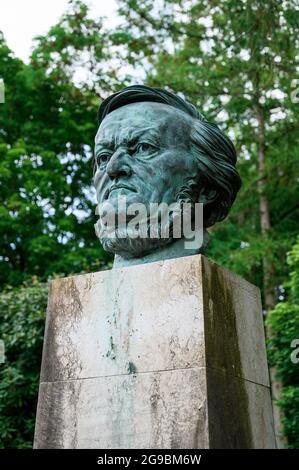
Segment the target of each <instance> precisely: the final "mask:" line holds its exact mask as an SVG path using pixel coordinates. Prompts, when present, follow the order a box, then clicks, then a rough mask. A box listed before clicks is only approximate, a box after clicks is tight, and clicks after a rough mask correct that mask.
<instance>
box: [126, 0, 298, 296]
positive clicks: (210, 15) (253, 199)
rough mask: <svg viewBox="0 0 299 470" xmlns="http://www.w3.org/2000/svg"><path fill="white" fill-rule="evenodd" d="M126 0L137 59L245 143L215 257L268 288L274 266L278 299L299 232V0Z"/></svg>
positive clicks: (154, 78)
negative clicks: (297, 86) (264, 223)
mask: <svg viewBox="0 0 299 470" xmlns="http://www.w3.org/2000/svg"><path fill="white" fill-rule="evenodd" d="M119 3H120V6H121V9H120V12H121V13H122V16H123V31H124V32H125V33H126V40H125V41H127V42H126V46H125V47H126V50H127V60H128V61H130V62H131V63H133V64H134V65H135V66H136V68H138V67H140V64H144V67H146V70H147V76H146V81H147V84H149V85H152V86H158V87H168V88H169V89H171V90H172V91H174V92H177V93H183V94H184V95H185V97H186V98H188V99H190V100H191V101H192V102H193V103H195V104H197V106H198V108H199V110H200V111H202V112H203V113H204V114H205V116H206V117H207V118H208V119H210V120H213V121H216V122H217V123H218V124H219V125H220V126H221V127H222V128H223V130H225V131H228V132H229V135H230V137H231V138H232V139H233V141H234V143H235V145H236V148H237V151H238V168H239V171H240V174H241V177H242V180H243V187H242V189H241V191H240V193H239V194H238V197H237V201H236V203H235V206H234V208H233V211H232V212H231V214H230V216H229V219H228V220H226V221H225V222H222V223H221V224H218V225H216V226H215V227H214V229H213V231H212V235H213V238H212V242H211V244H210V247H209V251H208V255H209V256H211V257H212V258H214V259H215V260H216V261H218V262H219V261H220V262H221V264H224V265H225V266H227V267H228V268H229V269H232V270H233V271H235V272H238V273H239V274H241V275H243V276H245V277H246V278H247V279H248V280H249V281H251V282H253V283H254V284H257V285H258V286H259V287H260V288H261V290H262V292H264V291H265V287H268V286H265V285H264V276H263V269H264V267H263V264H264V261H265V260H266V262H268V263H271V265H272V266H273V270H272V271H273V272H272V273H271V284H272V285H271V286H269V287H271V288H272V289H273V290H276V292H277V296H276V297H277V298H278V295H279V286H280V285H281V284H282V283H283V282H284V280H285V277H286V276H287V275H288V266H287V263H286V253H287V252H288V251H290V249H291V247H292V246H293V244H294V242H295V239H296V236H297V234H298V232H299V217H298V211H299V205H298V199H299V185H298V165H297V160H298V148H299V146H298V144H299V141H298V139H299V134H298V124H297V123H298V119H299V115H298V114H299V107H298V104H297V103H294V102H292V100H291V92H292V81H293V79H295V78H297V77H298V71H297V70H298V47H299V41H298V38H299V21H298V20H299V11H298V8H297V5H296V2H295V1H293V0H289V1H287V2H275V1H272V0H271V1H267V2H263V1H261V0H246V1H242V2H238V1H236V0H217V1H216V2H211V1H209V0H195V1H192V2H188V1H187V2H182V1H180V0H162V1H161V2H156V1H155V0H146V1H144V2H137V1H136V0H120V1H119ZM119 32H120V31H119ZM119 37H120V35H119ZM261 123H262V124H261ZM261 130H262V137H261V135H260V131H261ZM259 149H262V151H263V152H264V154H265V168H264V169H262V168H261V167H259V162H258V155H259ZM261 194H264V195H265V196H266V197H267V199H268V201H269V209H270V225H271V228H270V230H269V231H268V233H267V235H265V234H264V233H262V230H261V221H260V219H261V215H260V207H259V204H260V196H261Z"/></svg>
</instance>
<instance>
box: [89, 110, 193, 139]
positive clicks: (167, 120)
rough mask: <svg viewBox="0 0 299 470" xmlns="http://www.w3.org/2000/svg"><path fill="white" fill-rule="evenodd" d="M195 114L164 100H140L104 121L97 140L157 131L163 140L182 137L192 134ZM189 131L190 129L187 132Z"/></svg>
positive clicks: (113, 113) (117, 111) (125, 137)
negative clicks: (162, 101)
mask: <svg viewBox="0 0 299 470" xmlns="http://www.w3.org/2000/svg"><path fill="white" fill-rule="evenodd" d="M191 121H192V118H191V117H190V116H188V115H187V114H186V113H184V112H183V111H180V110H179V109H176V108H174V107H172V106H169V105H167V104H163V103H152V102H140V103H132V104H128V105H125V106H122V107H121V108H118V109H116V110H114V111H112V112H111V113H110V114H108V115H107V116H106V117H105V119H104V120H103V121H102V123H101V125H100V127H99V129H98V132H97V135H96V138H95V142H96V144H97V143H101V142H102V141H108V142H109V141H115V140H116V139H117V140H119V141H122V140H127V139H128V138H130V137H133V136H134V135H136V137H138V135H139V134H142V133H143V132H145V133H147V132H148V133H151V134H156V135H158V136H159V137H160V139H161V140H163V141H169V142H171V141H173V140H174V141H178V140H180V141H182V140H186V138H187V137H188V136H189V132H190V127H191ZM188 131H189V132H188Z"/></svg>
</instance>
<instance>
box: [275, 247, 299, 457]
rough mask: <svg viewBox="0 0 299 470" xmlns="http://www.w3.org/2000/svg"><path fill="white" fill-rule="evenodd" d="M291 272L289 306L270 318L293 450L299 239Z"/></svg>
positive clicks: (298, 398)
mask: <svg viewBox="0 0 299 470" xmlns="http://www.w3.org/2000/svg"><path fill="white" fill-rule="evenodd" d="M288 263H289V266H290V269H291V274H290V279H289V282H288V283H287V285H286V288H287V289H288V290H289V291H290V295H289V299H288V301H287V302H282V303H279V304H278V305H277V306H276V307H275V309H274V310H273V312H272V313H271V315H269V316H268V320H267V323H268V326H269V328H271V330H272V333H273V334H272V337H271V339H270V340H269V359H270V363H271V364H272V366H275V367H276V371H277V374H278V377H279V379H280V380H281V382H282V384H283V390H282V394H281V398H280V400H279V401H278V406H279V407H280V408H281V409H282V411H283V426H284V432H285V435H286V436H287V439H288V445H289V447H290V448H293V449H298V447H299V376H298V365H299V238H298V240H297V243H296V244H295V245H294V247H293V249H292V251H291V252H290V254H289V257H288Z"/></svg>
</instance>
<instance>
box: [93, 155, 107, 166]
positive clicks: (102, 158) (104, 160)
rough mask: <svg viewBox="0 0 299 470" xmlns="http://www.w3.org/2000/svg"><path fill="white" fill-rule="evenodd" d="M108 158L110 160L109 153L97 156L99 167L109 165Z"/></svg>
mask: <svg viewBox="0 0 299 470" xmlns="http://www.w3.org/2000/svg"><path fill="white" fill-rule="evenodd" d="M108 158H109V154H108V153H101V154H100V155H97V156H96V162H97V166H102V165H103V164H105V163H107V161H108Z"/></svg>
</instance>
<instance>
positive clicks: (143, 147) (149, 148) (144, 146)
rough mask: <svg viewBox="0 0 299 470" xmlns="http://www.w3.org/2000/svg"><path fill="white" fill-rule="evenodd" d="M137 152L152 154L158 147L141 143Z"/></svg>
mask: <svg viewBox="0 0 299 470" xmlns="http://www.w3.org/2000/svg"><path fill="white" fill-rule="evenodd" d="M136 150H137V152H152V151H153V150H156V147H154V146H153V145H151V144H149V143H147V142H140V143H139V144H137V146H136Z"/></svg>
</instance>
